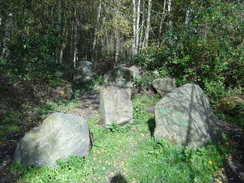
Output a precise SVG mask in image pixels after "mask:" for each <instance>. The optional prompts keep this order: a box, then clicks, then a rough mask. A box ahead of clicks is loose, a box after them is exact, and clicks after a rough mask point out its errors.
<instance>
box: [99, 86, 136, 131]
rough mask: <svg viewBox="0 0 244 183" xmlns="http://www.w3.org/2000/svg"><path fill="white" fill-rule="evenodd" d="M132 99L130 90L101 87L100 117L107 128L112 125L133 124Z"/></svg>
mask: <svg viewBox="0 0 244 183" xmlns="http://www.w3.org/2000/svg"><path fill="white" fill-rule="evenodd" d="M130 98H131V90H130V88H118V87H115V86H107V87H104V86H101V87H100V116H101V120H102V122H103V123H104V126H105V128H110V127H111V125H112V123H115V124H118V125H124V124H132V123H133V106H132V102H131V100H130Z"/></svg>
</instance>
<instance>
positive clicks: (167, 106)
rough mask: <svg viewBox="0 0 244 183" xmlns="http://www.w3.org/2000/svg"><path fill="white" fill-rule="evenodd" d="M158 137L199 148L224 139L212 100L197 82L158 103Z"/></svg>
mask: <svg viewBox="0 0 244 183" xmlns="http://www.w3.org/2000/svg"><path fill="white" fill-rule="evenodd" d="M155 121H156V128H155V131H154V137H155V140H161V139H162V138H165V139H166V140H169V141H170V142H172V143H175V144H180V145H183V146H188V147H191V148H198V147H202V146H204V145H205V144H206V143H208V142H209V141H215V142H217V141H220V140H221V130H220V126H219V121H218V119H217V117H216V116H215V115H214V114H213V112H212V110H211V107H210V104H209V101H208V99H207V98H206V97H205V95H204V93H203V91H202V89H201V88H200V87H199V86H198V85H195V84H185V85H183V86H181V87H179V88H177V89H175V90H173V91H172V92H171V93H169V94H167V95H166V96H164V98H162V99H161V100H160V101H159V102H158V103H157V104H156V106H155Z"/></svg>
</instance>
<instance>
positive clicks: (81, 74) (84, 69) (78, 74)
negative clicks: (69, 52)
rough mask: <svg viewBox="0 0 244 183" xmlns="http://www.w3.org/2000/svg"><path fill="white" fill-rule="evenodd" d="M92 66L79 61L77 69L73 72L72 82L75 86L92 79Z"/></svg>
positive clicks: (86, 62)
mask: <svg viewBox="0 0 244 183" xmlns="http://www.w3.org/2000/svg"><path fill="white" fill-rule="evenodd" d="M92 68H93V64H92V63H91V62H89V61H80V62H78V64H77V67H76V69H75V72H74V78H73V81H74V82H75V83H76V84H81V83H84V82H87V81H90V80H92V77H93V71H92Z"/></svg>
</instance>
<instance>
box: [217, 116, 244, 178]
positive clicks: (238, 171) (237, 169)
mask: <svg viewBox="0 0 244 183" xmlns="http://www.w3.org/2000/svg"><path fill="white" fill-rule="evenodd" d="M221 124H222V128H223V132H224V133H225V134H226V135H227V136H228V138H229V143H231V146H232V149H231V156H230V158H229V159H228V162H227V164H226V167H225V169H224V170H223V175H224V176H223V177H222V178H220V180H221V181H222V182H223V183H244V154H243V153H244V130H243V129H242V128H240V127H239V126H237V125H234V124H231V123H228V122H224V121H222V122H221Z"/></svg>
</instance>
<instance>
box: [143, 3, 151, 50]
mask: <svg viewBox="0 0 244 183" xmlns="http://www.w3.org/2000/svg"><path fill="white" fill-rule="evenodd" d="M151 9H152V0H149V1H148V9H147V27H146V30H145V44H144V45H145V48H147V47H148V40H149V32H150V23H151Z"/></svg>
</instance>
